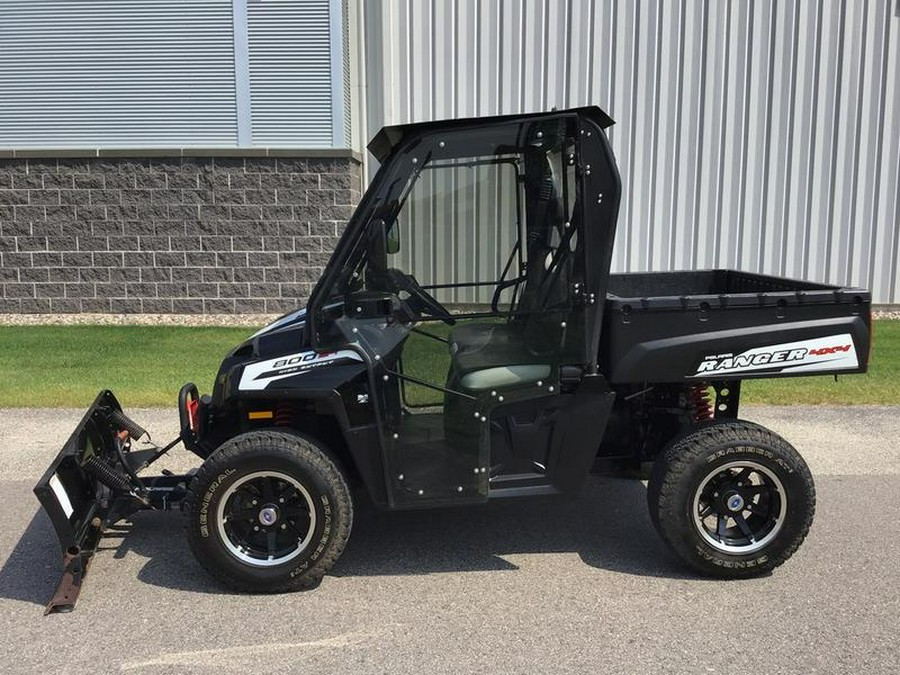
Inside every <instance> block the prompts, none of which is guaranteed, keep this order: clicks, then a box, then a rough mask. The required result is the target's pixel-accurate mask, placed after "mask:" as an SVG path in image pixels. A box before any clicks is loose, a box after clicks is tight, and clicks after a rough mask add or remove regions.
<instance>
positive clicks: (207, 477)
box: [35, 108, 871, 610]
mask: <svg viewBox="0 0 900 675" xmlns="http://www.w3.org/2000/svg"><path fill="white" fill-rule="evenodd" d="M611 124H612V120H611V119H610V118H609V117H608V116H607V115H606V114H605V113H603V112H602V111H601V110H599V109H598V108H579V109H574V110H566V111H558V112H557V111H554V112H551V113H546V114H530V115H514V116H504V117H491V118H482V119H465V120H454V121H446V122H434V123H424V124H411V125H406V126H399V127H389V128H385V129H383V130H382V131H381V132H380V133H379V134H378V135H377V136H376V137H375V139H374V140H373V141H372V143H371V144H370V146H369V149H370V150H371V152H372V154H373V155H374V156H375V158H376V159H377V160H378V162H379V163H380V169H379V170H378V173H377V175H376V176H375V178H374V180H373V181H372V183H371V185H370V186H369V188H368V190H367V191H366V193H365V196H364V197H363V199H362V202H361V203H360V204H359V207H358V208H357V210H356V212H355V213H354V215H353V217H352V218H351V219H350V221H349V223H348V224H347V226H346V229H345V231H344V233H343V236H342V237H341V239H340V242H339V243H338V245H337V247H336V249H335V251H334V254H333V256H332V258H331V260H330V262H329V264H328V266H327V267H326V268H325V269H324V270H323V271H322V274H321V278H320V280H319V281H318V283H317V284H316V286H315V288H314V290H313V291H312V294H311V296H310V298H309V302H308V304H307V306H306V307H305V308H303V309H299V310H298V311H296V312H294V313H292V314H288V315H286V316H284V317H282V318H281V319H279V320H277V321H275V322H274V323H272V324H271V325H270V326H267V327H266V328H264V329H263V330H261V331H259V332H258V333H257V334H256V335H253V336H252V337H250V338H249V339H247V340H246V341H245V342H244V343H242V344H240V345H238V346H237V347H236V348H234V350H232V352H231V353H230V354H228V356H227V357H226V358H225V360H224V361H223V362H222V365H221V368H220V369H219V372H218V374H217V376H216V379H215V382H214V383H213V388H212V394H211V395H205V396H198V391H197V388H196V387H195V386H194V385H193V384H187V385H185V387H184V388H183V389H182V391H181V393H180V396H179V402H178V408H179V413H180V418H181V429H182V431H181V434H180V436H179V438H177V439H176V440H175V441H173V442H172V443H171V444H169V445H168V446H165V447H163V448H156V447H155V446H152V445H149V444H147V443H143V444H140V443H138V441H139V439H140V438H141V437H142V436H143V435H144V431H143V429H141V427H140V426H138V425H137V424H136V423H135V422H133V421H131V420H130V419H129V418H128V417H126V416H125V415H124V414H123V413H122V410H121V408H120V406H119V403H118V402H117V401H116V399H115V398H114V397H113V395H112V394H111V393H110V392H108V391H105V392H102V393H101V394H100V395H99V397H98V398H97V400H96V401H95V402H94V404H93V406H92V407H91V408H90V410H89V411H88V412H87V414H86V415H85V417H84V419H83V420H82V422H81V424H80V425H79V427H78V428H77V430H76V431H75V433H74V434H73V435H72V437H71V438H70V439H69V441H68V442H67V443H66V445H65V447H64V448H63V450H62V451H61V453H60V454H59V456H58V457H57V459H56V460H55V461H54V462H53V464H52V466H51V467H50V469H49V470H48V471H47V473H46V474H45V476H44V477H43V478H42V479H41V481H40V482H39V483H38V485H37V487H36V488H35V492H36V493H37V496H38V498H39V499H40V501H41V503H42V505H43V507H44V508H45V509H46V511H47V513H48V514H49V516H50V518H51V520H52V522H53V524H54V526H55V529H56V532H57V534H58V536H59V540H60V542H61V545H62V549H63V555H64V559H63V564H64V568H65V571H64V575H63V580H62V582H61V584H60V587H59V589H58V591H57V593H56V595H55V596H54V598H53V599H52V600H51V603H50V610H64V609H70V608H71V607H72V606H73V605H74V602H75V599H76V596H77V592H78V589H79V587H80V584H81V580H82V578H83V575H84V573H85V569H86V566H87V564H88V562H89V561H90V558H91V556H92V555H93V553H94V551H95V549H96V546H97V542H98V540H99V538H100V536H101V534H102V532H103V530H104V528H105V527H107V526H108V525H110V524H112V523H115V522H116V521H118V520H121V519H123V518H125V517H128V516H129V515H131V514H132V513H134V512H135V511H136V510H138V509H145V508H153V509H171V508H174V507H176V506H178V507H179V508H180V509H181V510H182V511H183V513H184V518H185V521H186V529H187V536H188V540H189V542H190V546H191V549H192V550H193V552H194V553H195V554H196V556H197V559H198V560H199V561H200V563H201V564H202V565H203V567H205V568H206V569H207V570H208V571H209V572H210V573H211V574H213V575H214V576H215V577H217V578H218V579H220V580H221V582H222V583H223V584H225V585H227V586H229V587H232V588H235V589H240V590H244V591H254V592H272V591H290V590H294V589H299V588H304V587H309V586H311V585H314V584H316V583H317V582H319V581H320V580H321V578H322V576H323V575H324V574H325V573H326V572H327V571H328V570H329V568H330V567H331V566H332V565H333V564H334V562H335V561H336V560H337V559H338V557H339V556H340V554H341V551H342V550H343V548H344V546H345V544H346V542H347V538H348V537H349V536H350V530H351V525H352V521H353V505H354V495H357V496H361V495H366V496H367V501H371V502H372V503H374V504H375V505H376V506H378V507H381V508H385V509H423V508H435V507H442V506H457V505H463V504H473V505H474V504H482V503H485V502H486V501H488V500H489V499H496V498H505V497H527V496H531V495H548V494H557V493H563V494H574V493H576V492H577V491H578V490H579V489H580V488H581V487H582V486H583V484H584V483H585V479H586V478H587V476H588V475H589V474H591V473H592V472H605V473H609V472H616V473H620V474H621V473H623V472H624V473H627V474H629V475H632V476H641V475H649V487H648V490H647V495H648V502H649V507H650V514H651V516H652V520H653V523H654V524H655V526H656V528H657V530H658V531H659V533H660V535H661V537H662V538H663V539H664V540H665V542H666V543H667V544H668V545H669V546H670V547H671V548H672V550H674V551H675V553H677V554H678V555H679V556H680V557H681V558H682V559H683V560H684V561H685V562H686V563H688V564H689V565H691V566H693V567H694V568H695V569H696V570H698V571H699V572H701V573H703V574H708V575H714V576H718V577H725V578H734V577H748V576H753V575H758V574H762V573H765V572H769V571H770V570H772V569H773V568H775V567H777V566H778V565H780V564H782V563H783V562H784V561H785V560H787V559H788V558H789V557H790V556H791V554H793V552H794V551H795V550H797V547H798V546H799V545H800V544H801V542H802V541H803V539H804V537H805V536H806V534H807V531H808V530H809V527H810V524H811V523H812V519H813V512H814V508H815V490H814V486H813V480H812V477H811V475H810V472H809V469H808V468H807V466H806V464H805V463H804V461H803V459H801V457H800V456H799V455H798V454H797V452H796V451H795V450H794V448H793V447H791V445H790V444H788V443H787V442H786V441H785V440H783V439H782V438H780V437H779V436H777V435H776V434H774V433H772V432H771V431H769V430H767V429H765V428H763V427H760V426H759V425H756V424H752V423H750V422H744V421H740V420H739V419H738V403H739V398H740V385H741V381H742V380H745V379H750V378H761V377H790V376H799V375H811V374H821V373H861V372H865V370H866V367H867V361H868V356H869V345H870V333H871V317H870V305H869V303H870V296H869V293H868V292H867V291H865V290H861V289H852V288H839V287H835V286H828V285H824V284H818V283H811V282H806V281H794V280H789V279H782V278H776V277H771V276H764V275H760V274H751V273H745V272H737V271H731V270H708V271H687V272H667V273H637V274H610V262H611V258H612V252H613V240H614V236H615V231H616V220H617V213H618V208H619V198H620V192H621V184H620V179H619V175H618V172H617V169H616V163H615V160H614V158H613V154H612V152H611V150H610V145H609V142H608V140H607V137H606V135H605V133H604V129H605V128H606V127H608V126H609V125H611ZM179 441H180V442H182V443H183V444H184V445H185V446H186V448H187V449H188V450H190V451H191V452H193V453H195V454H196V455H197V456H198V457H199V458H200V459H201V460H202V465H201V466H200V467H199V469H197V470H196V471H193V472H191V473H189V474H187V475H180V476H179V475H171V474H165V475H159V476H149V477H146V476H141V475H139V474H140V472H141V470H143V469H144V468H146V467H147V466H148V465H149V464H151V463H152V462H153V461H155V460H156V459H157V458H158V457H160V456H161V455H162V454H163V453H164V452H166V451H168V450H169V449H170V448H171V447H173V446H174V445H175V444H176V443H178V442H179ZM351 487H353V488H354V490H351Z"/></svg>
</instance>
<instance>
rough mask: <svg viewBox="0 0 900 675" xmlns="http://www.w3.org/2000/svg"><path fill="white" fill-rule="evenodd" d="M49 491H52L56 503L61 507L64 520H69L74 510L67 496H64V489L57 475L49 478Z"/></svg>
mask: <svg viewBox="0 0 900 675" xmlns="http://www.w3.org/2000/svg"><path fill="white" fill-rule="evenodd" d="M50 489H51V490H53V494H54V495H56V501H58V502H59V505H60V506H61V507H62V510H63V513H65V514H66V518H71V517H72V513H74V511H75V509H73V508H72V502H71V501H70V500H69V495H68V494H66V489H65V488H64V487H63V485H62V481H61V480H60V479H59V476H58V475H57V474H53V475H52V476H50Z"/></svg>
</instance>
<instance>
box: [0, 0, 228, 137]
mask: <svg viewBox="0 0 900 675" xmlns="http://www.w3.org/2000/svg"><path fill="white" fill-rule="evenodd" d="M234 96H235V91H234V47H233V45H232V7H231V0H168V1H162V2H161V1H159V0H133V1H132V2H122V1H121V0H89V1H88V0H82V1H72V0H50V1H48V0H29V1H28V2H7V1H4V2H3V3H2V4H0V147H10V148H21V147H30V148H34V147H50V148H53V147H56V148H59V147H64V148H73V147H98V146H105V147H117V146H118V147H122V146H124V147H145V146H152V145H159V144H162V145H168V146H170V147H171V146H175V145H194V146H204V145H205V146H210V145H219V144H226V145H227V144H234V142H235V120H236V117H235V104H234V100H235V99H234Z"/></svg>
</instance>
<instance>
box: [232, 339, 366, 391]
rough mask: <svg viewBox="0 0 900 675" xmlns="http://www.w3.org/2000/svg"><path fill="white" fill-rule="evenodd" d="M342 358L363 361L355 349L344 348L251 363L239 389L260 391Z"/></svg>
mask: <svg viewBox="0 0 900 675" xmlns="http://www.w3.org/2000/svg"><path fill="white" fill-rule="evenodd" d="M342 360H350V361H362V357H361V356H360V355H359V354H357V353H356V352H354V351H350V350H349V349H342V350H341V351H338V352H312V351H310V352H300V353H299V354H287V355H285V356H279V357H278V358H277V359H269V360H268V361H259V362H258V363H251V364H250V365H248V366H246V367H245V368H244V372H243V374H242V375H241V383H240V384H239V385H238V389H240V390H242V391H260V390H262V389H265V388H266V387H267V386H269V384H271V383H272V382H275V381H276V380H281V379H284V378H285V377H291V376H292V375H300V374H302V373H306V372H309V371H310V370H312V369H313V368H318V367H319V366H324V365H327V364H329V363H334V362H336V361H342Z"/></svg>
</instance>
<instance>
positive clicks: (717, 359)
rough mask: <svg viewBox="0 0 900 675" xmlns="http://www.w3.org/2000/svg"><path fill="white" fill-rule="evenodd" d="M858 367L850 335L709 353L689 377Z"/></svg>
mask: <svg viewBox="0 0 900 675" xmlns="http://www.w3.org/2000/svg"><path fill="white" fill-rule="evenodd" d="M858 367H859V359H858V358H857V356H856V347H855V346H854V345H853V338H852V337H851V336H850V334H849V333H845V334H843V335H832V336H831V337H824V338H815V339H812V340H800V341H798V342H786V343H783V344H777V345H768V346H765V347H754V348H753V349H748V350H747V351H745V352H741V353H740V354H733V353H725V354H709V355H707V356H705V357H703V359H701V361H700V365H698V366H697V370H696V372H695V373H694V374H693V375H689V376H688V377H703V378H708V377H714V376H716V375H730V374H733V373H751V372H758V371H765V372H769V373H799V372H810V371H816V370H828V371H832V370H852V369H854V368H858Z"/></svg>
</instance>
